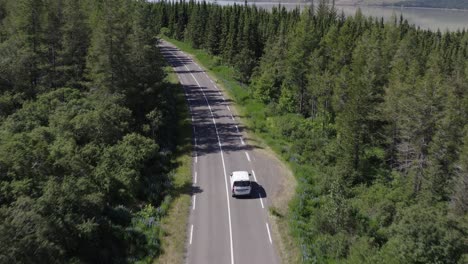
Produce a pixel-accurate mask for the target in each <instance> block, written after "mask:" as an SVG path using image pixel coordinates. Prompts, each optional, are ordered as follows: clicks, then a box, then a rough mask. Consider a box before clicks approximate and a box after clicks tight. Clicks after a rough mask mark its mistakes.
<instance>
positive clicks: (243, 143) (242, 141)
mask: <svg viewBox="0 0 468 264" xmlns="http://www.w3.org/2000/svg"><path fill="white" fill-rule="evenodd" d="M239 138H240V141H241V143H242V145H245V142H244V140H243V139H242V137H239Z"/></svg>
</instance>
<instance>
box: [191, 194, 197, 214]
mask: <svg viewBox="0 0 468 264" xmlns="http://www.w3.org/2000/svg"><path fill="white" fill-rule="evenodd" d="M196 204H197V196H196V195H193V207H192V210H195V205H196Z"/></svg>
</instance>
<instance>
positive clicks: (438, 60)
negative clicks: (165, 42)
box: [152, 0, 468, 263]
mask: <svg viewBox="0 0 468 264" xmlns="http://www.w3.org/2000/svg"><path fill="white" fill-rule="evenodd" d="M319 2H320V3H319V4H318V5H316V6H311V7H310V8H305V9H304V10H303V11H302V12H300V11H299V10H297V9H296V10H292V11H289V12H288V11H286V10H285V9H284V8H282V7H281V6H278V7H277V8H273V10H272V11H271V12H268V11H265V10H262V9H257V8H256V7H255V6H240V5H232V6H224V7H219V6H217V5H211V4H206V3H195V2H176V3H173V2H158V3H153V4H152V8H153V12H154V16H155V17H156V18H157V20H156V21H155V25H154V26H155V27H156V28H162V29H163V30H162V32H163V33H164V34H166V35H167V36H169V37H172V38H176V39H179V40H184V41H186V42H189V43H191V44H192V45H193V46H194V47H197V48H204V49H206V50H207V51H208V52H210V53H211V54H213V55H216V56H219V57H220V59H221V60H222V61H223V62H224V63H226V64H229V65H231V66H233V67H234V68H235V69H236V70H237V72H238V75H237V76H236V78H237V79H238V80H239V81H241V82H243V83H244V84H245V87H246V89H248V91H249V94H250V98H249V99H248V100H251V101H255V102H258V103H262V104H263V106H264V108H265V109H267V110H265V113H264V117H263V118H262V119H261V120H256V122H253V125H254V127H253V129H255V130H256V131H258V132H260V133H263V134H264V135H268V136H269V137H272V138H274V139H277V142H284V143H283V144H282V145H281V146H280V147H279V149H280V150H282V151H283V155H284V157H285V158H286V159H288V160H289V161H290V162H291V164H292V167H293V168H294V170H295V174H296V176H297V178H298V181H299V182H300V184H299V187H298V189H297V196H296V198H295V199H294V201H293V202H292V204H291V208H290V209H291V226H292V231H293V233H294V234H295V236H296V237H297V239H298V241H299V244H300V248H301V251H302V257H303V261H304V263H325V262H329V263H465V262H466V261H467V259H468V256H467V252H468V241H467V237H468V225H467V224H466V223H467V222H468V214H467V213H468V211H467V208H468V204H467V201H468V199H467V192H468V189H467V186H468V178H467V175H468V174H467V167H468V164H467V151H466V150H467V147H466V143H467V129H468V122H467V120H468V86H467V85H468V33H467V32H466V31H458V32H445V33H441V32H431V31H423V30H420V29H416V28H414V27H412V26H409V25H408V23H407V22H406V21H405V20H404V19H403V18H396V17H395V18H394V20H393V21H391V22H388V23H384V22H383V21H382V20H376V19H373V18H366V17H364V16H363V15H362V14H361V13H360V12H359V11H358V12H357V13H356V15H355V16H351V17H347V18H344V16H343V15H338V14H337V13H336V11H335V10H334V9H333V7H332V6H330V5H328V1H325V0H322V1H319ZM201 36H204V37H201ZM251 114H252V113H251Z"/></svg>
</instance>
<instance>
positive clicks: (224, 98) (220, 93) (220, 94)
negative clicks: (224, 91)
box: [220, 93, 226, 101]
mask: <svg viewBox="0 0 468 264" xmlns="http://www.w3.org/2000/svg"><path fill="white" fill-rule="evenodd" d="M220 95H221V93H220ZM223 101H226V99H225V98H224V96H223Z"/></svg>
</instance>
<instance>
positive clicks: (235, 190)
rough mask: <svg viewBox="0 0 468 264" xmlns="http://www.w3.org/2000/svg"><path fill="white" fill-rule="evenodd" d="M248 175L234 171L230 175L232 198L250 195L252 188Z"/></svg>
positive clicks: (244, 172)
mask: <svg viewBox="0 0 468 264" xmlns="http://www.w3.org/2000/svg"><path fill="white" fill-rule="evenodd" d="M249 176H250V173H248V172H246V171H234V172H232V173H231V190H232V197H235V196H238V195H250V192H251V191H252V186H251V184H250V177H249Z"/></svg>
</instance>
